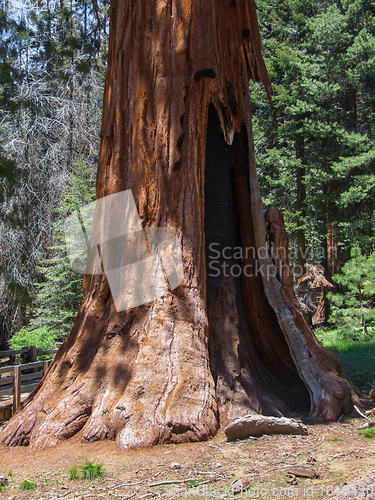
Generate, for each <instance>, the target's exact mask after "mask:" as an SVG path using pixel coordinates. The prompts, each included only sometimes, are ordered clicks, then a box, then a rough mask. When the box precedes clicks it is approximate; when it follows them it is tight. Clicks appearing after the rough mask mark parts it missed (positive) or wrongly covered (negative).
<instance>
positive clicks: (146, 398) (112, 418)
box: [0, 0, 352, 449]
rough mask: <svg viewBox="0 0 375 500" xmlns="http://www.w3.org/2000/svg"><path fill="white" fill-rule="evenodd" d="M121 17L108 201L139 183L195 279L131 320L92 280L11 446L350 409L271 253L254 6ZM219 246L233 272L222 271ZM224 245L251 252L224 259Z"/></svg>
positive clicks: (104, 171) (103, 177) (191, 435)
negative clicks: (260, 147) (253, 90)
mask: <svg viewBox="0 0 375 500" xmlns="http://www.w3.org/2000/svg"><path fill="white" fill-rule="evenodd" d="M110 15H111V27H110V42H109V54H108V70H107V78H106V86H105V97H104V112H103V123H102V132H101V134H102V143H101V152H100V161H99V167H98V179H97V197H98V198H101V197H103V196H108V195H111V194H114V193H117V192H121V191H123V190H128V189H131V190H132V193H133V195H134V198H135V201H136V204H137V208H138V212H139V215H140V217H141V220H142V224H143V226H144V227H160V226H161V227H168V228H171V229H173V230H174V231H175V232H176V233H177V235H178V240H179V243H180V245H181V249H182V256H183V264H184V281H183V283H182V284H181V285H180V286H179V287H178V288H177V289H176V290H174V291H170V292H169V293H167V294H166V295H164V296H163V297H162V298H159V299H157V300H155V301H154V302H152V303H148V304H145V305H143V306H139V307H136V308H134V309H131V310H128V311H124V312H121V313H118V312H116V310H115V307H114V304H113V300H112V298H111V294H110V289H109V286H108V283H107V280H106V277H105V274H103V275H99V276H94V275H93V276H91V275H90V276H86V277H85V282H84V300H83V302H82V305H81V307H80V310H79V312H78V316H77V319H76V321H75V324H74V327H73V329H72V331H71V333H70V335H69V336H68V338H67V339H66V341H65V342H64V344H63V346H62V348H61V349H60V351H59V353H58V354H57V355H56V357H55V359H54V361H53V363H52V365H51V368H50V370H49V371H48V373H47V375H46V377H45V378H44V379H43V381H42V382H41V384H40V386H39V387H38V388H37V390H35V391H34V393H33V394H32V395H31V396H30V397H29V399H28V400H27V402H26V403H25V404H24V407H23V409H22V410H21V411H19V412H18V413H17V414H16V415H15V416H14V417H13V418H12V420H11V421H10V422H9V423H8V425H7V426H6V428H5V429H4V430H3V431H2V433H1V434H0V440H1V442H2V443H4V444H6V445H17V444H23V445H28V444H30V446H31V448H32V449H37V448H42V447H46V446H51V445H53V444H56V443H58V442H59V441H61V440H64V439H67V438H69V437H70V436H73V435H74V434H75V433H77V432H78V431H82V436H83V440H86V441H90V442H91V441H95V440H101V439H105V438H108V439H115V440H116V442H117V443H118V446H119V447H120V448H122V449H126V448H131V447H137V446H147V445H153V444H156V443H162V442H174V443H177V442H182V441H198V440H203V439H207V438H209V437H210V436H213V435H214V434H215V433H216V432H217V430H218V428H219V426H220V425H223V424H224V423H227V421H228V419H229V420H230V419H233V418H234V417H238V416H241V415H244V414H248V413H251V412H253V413H254V412H257V413H264V414H267V415H274V416H278V415H281V414H293V413H296V412H297V413H298V412H299V413H303V412H304V413H305V414H310V416H311V417H312V418H315V419H318V418H320V419H334V418H336V417H338V416H339V415H340V414H342V413H345V412H348V411H350V410H351V407H352V389H351V386H350V385H349V383H348V382H347V381H346V380H345V379H344V378H343V377H342V374H341V371H340V366H339V365H338V362H337V361H336V359H335V358H334V357H333V355H331V354H329V353H328V351H326V350H325V349H324V348H323V347H322V346H321V345H320V344H319V343H318V342H317V340H316V339H315V337H314V336H313V334H312V333H311V331H310V330H309V328H308V327H307V325H306V323H305V322H304V320H303V317H302V315H301V313H300V312H299V310H298V307H297V303H296V300H295V298H294V294H293V289H292V284H291V282H290V280H289V278H288V276H287V273H286V270H285V269H284V270H283V271H282V272H281V274H280V273H279V274H278V273H277V272H276V266H275V263H276V261H275V262H273V260H272V256H271V255H270V247H273V248H276V247H277V246H278V245H279V246H280V245H281V246H283V245H284V246H285V245H286V236H285V231H284V229H283V226H282V224H281V221H280V217H279V214H277V213H276V215H275V214H273V215H272V214H271V215H270V214H269V215H270V216H269V221H268V222H269V238H268V240H267V232H266V225H265V220H264V215H263V209H262V201H261V197H260V192H259V187H258V184H257V179H256V172H255V160H254V149H253V142H252V130H251V115H250V109H249V99H248V82H249V79H251V78H252V79H253V80H257V81H260V80H262V81H263V82H264V83H265V86H266V88H267V89H268V80H267V73H266V69H265V66H264V63H263V60H262V56H261V45H260V38H259V31H258V24H257V18H256V11H255V3H254V1H253V0H225V1H223V0H179V1H177V0H137V1H136V2H130V1H127V0H126V1H124V0H113V1H112V5H111V14H110ZM274 215H275V216H274ZM283 231H284V232H283ZM270 235H272V238H271V237H270ZM271 240H272V241H271ZM212 244H215V246H214V248H216V249H218V248H220V251H219V253H220V257H219V259H218V260H219V265H220V266H221V265H222V264H226V265H227V266H229V267H230V268H231V269H232V271H233V269H235V270H236V272H229V273H226V272H223V271H222V270H221V271H220V273H219V276H217V272H214V271H213V270H212V269H211V268H210V266H209V264H210V262H211V261H210V259H211V256H212V255H211V254H212V248H213V247H212ZM227 247H228V248H230V249H234V248H236V247H241V248H246V249H250V250H249V251H247V252H244V255H241V256H237V255H235V253H234V251H229V253H230V256H229V257H228V259H227V260H225V259H226V257H224V254H223V252H222V251H221V250H222V249H223V248H227ZM283 258H284V257H281V259H283ZM285 259H286V264H287V257H285V258H284V260H285ZM224 260H225V262H224ZM215 265H217V263H216V264H215ZM238 268H239V269H240V273H238V272H237V270H238ZM245 269H246V270H247V272H246V273H245V272H244V270H245ZM211 271H212V272H211ZM274 271H275V272H274ZM283 273H284V274H283ZM128 286H132V284H131V283H129V284H128Z"/></svg>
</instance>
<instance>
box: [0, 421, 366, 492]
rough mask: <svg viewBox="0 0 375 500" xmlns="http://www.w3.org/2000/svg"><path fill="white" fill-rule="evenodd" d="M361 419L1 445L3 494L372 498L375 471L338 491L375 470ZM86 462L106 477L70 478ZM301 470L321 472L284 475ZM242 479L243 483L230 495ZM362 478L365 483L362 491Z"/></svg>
mask: <svg viewBox="0 0 375 500" xmlns="http://www.w3.org/2000/svg"><path fill="white" fill-rule="evenodd" d="M363 422H364V421H363V420H362V419H360V418H343V419H342V420H341V422H340V423H331V424H329V425H314V426H309V435H308V436H290V435H287V436H282V435H272V436H262V437H259V438H250V439H247V440H243V441H236V442H227V440H226V438H225V435H224V434H223V433H220V434H218V435H217V436H216V437H215V438H214V439H212V440H210V441H209V442H205V443H194V444H182V445H164V446H157V447H155V448H151V449H141V450H134V451H133V450H131V451H126V452H121V451H119V450H117V449H116V446H115V444H114V443H113V442H111V441H105V442H98V443H93V444H83V443H81V441H80V436H79V435H77V436H75V437H74V438H72V439H70V440H69V441H67V442H65V443H62V444H60V445H59V446H57V447H55V448H53V449H48V450H45V451H41V452H35V453H31V452H30V451H29V450H28V448H19V447H17V448H13V449H7V448H0V475H4V476H6V477H7V479H8V485H7V487H6V488H3V489H2V491H1V492H0V498H1V499H4V500H10V499H13V500H18V499H30V500H42V499H43V500H54V499H64V500H72V499H75V500H97V499H108V500H115V499H119V500H120V499H122V500H124V499H130V498H134V499H135V500H140V499H153V498H155V499H159V498H163V499H164V498H165V499H167V498H170V499H172V500H174V499H177V498H181V499H184V500H186V499H189V498H192V499H193V498H199V499H204V500H208V499H210V500H211V499H229V498H263V499H267V500H271V499H274V498H294V499H298V500H300V499H303V498H315V499H320V498H330V497H331V498H333V497H335V496H336V495H337V493H340V494H341V498H355V499H357V498H367V499H368V500H369V499H375V484H374V480H375V475H374V476H372V477H373V478H374V480H373V479H370V480H369V481H367V484H365V483H363V482H362V483H358V484H359V486H357V488H358V489H357V491H356V492H355V493H350V492H347V491H346V490H345V489H343V488H344V485H345V483H348V482H349V481H352V480H353V479H355V478H357V477H359V476H363V475H364V474H365V473H367V472H369V471H370V470H371V469H375V440H371V439H367V438H365V437H363V436H360V435H358V432H357V429H358V428H359V427H360V426H361V425H362V424H363ZM86 460H89V461H91V462H93V463H102V464H104V467H105V476H104V478H103V479H96V480H92V481H89V480H83V479H78V480H71V479H69V470H70V469H71V468H72V467H73V466H75V465H77V466H80V465H82V464H83V463H84V462H85V461H86ZM301 468H302V470H307V471H310V472H311V471H315V472H316V474H317V475H318V476H319V477H317V478H314V479H310V478H302V477H295V475H294V476H293V475H290V474H288V472H290V471H291V472H293V471H294V472H295V471H296V470H297V471H298V470H301ZM25 479H26V480H28V481H31V482H33V483H35V485H36V487H35V489H33V490H31V491H22V490H20V489H19V486H20V483H21V482H22V481H23V480H25ZM241 480H242V484H243V486H244V487H245V486H246V487H247V488H248V489H247V490H246V491H242V492H241V491H239V492H238V493H237V494H235V492H236V487H238V485H239V481H241ZM361 484H362V485H364V484H365V485H364V486H363V488H362V490H361ZM338 485H341V486H340V488H339V489H338V490H336V491H335V489H336V487H337V486H338ZM372 488H373V489H374V494H373V493H372ZM237 491H238V490H237ZM353 495H354V496H353Z"/></svg>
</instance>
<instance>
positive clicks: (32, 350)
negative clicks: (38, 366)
mask: <svg viewBox="0 0 375 500" xmlns="http://www.w3.org/2000/svg"><path fill="white" fill-rule="evenodd" d="M36 350H37V349H36V346H35V345H32V346H31V347H30V350H29V363H35V362H36V361H37V359H36Z"/></svg>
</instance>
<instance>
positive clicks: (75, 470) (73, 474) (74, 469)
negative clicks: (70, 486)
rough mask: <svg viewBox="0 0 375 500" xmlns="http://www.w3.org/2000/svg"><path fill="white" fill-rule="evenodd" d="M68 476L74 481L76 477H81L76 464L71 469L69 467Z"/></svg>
mask: <svg viewBox="0 0 375 500" xmlns="http://www.w3.org/2000/svg"><path fill="white" fill-rule="evenodd" d="M68 477H69V479H71V480H72V481H74V480H75V479H79V470H78V467H77V466H76V465H74V466H73V467H72V468H71V469H69V472H68Z"/></svg>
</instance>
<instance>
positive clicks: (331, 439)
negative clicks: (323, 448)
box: [327, 437, 341, 443]
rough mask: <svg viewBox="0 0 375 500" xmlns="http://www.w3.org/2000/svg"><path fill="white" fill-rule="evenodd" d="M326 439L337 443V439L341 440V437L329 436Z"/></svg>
mask: <svg viewBox="0 0 375 500" xmlns="http://www.w3.org/2000/svg"><path fill="white" fill-rule="evenodd" d="M327 441H331V442H332V443H337V441H341V439H340V438H338V437H335V438H329V439H327Z"/></svg>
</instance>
